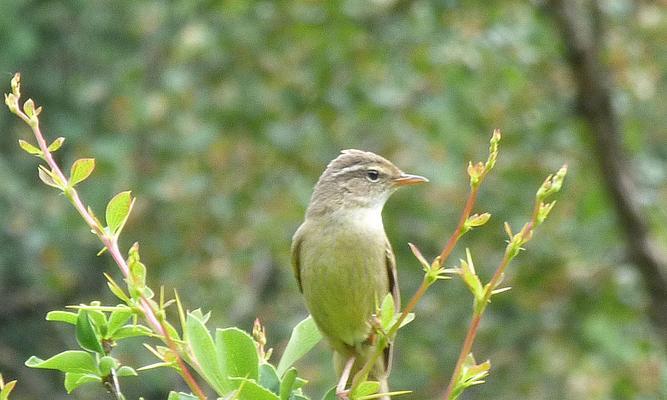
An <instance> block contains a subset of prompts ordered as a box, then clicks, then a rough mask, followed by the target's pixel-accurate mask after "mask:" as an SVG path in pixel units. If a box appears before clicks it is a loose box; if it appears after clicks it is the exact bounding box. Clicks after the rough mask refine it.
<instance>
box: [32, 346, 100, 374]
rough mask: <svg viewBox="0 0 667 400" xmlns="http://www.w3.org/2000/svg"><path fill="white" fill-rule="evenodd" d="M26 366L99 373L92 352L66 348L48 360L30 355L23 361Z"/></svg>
mask: <svg viewBox="0 0 667 400" xmlns="http://www.w3.org/2000/svg"><path fill="white" fill-rule="evenodd" d="M25 365H26V367H30V368H45V369H57V370H58V371H63V372H78V373H92V374H98V375H99V373H100V371H99V369H98V368H97V363H96V362H95V358H94V357H93V355H92V354H90V353H88V352H85V351H81V350H68V351H63V352H62V353H59V354H56V355H55V356H53V357H51V358H49V359H48V360H42V359H40V358H37V357H35V356H32V357H30V358H29V359H28V361H26V362H25Z"/></svg>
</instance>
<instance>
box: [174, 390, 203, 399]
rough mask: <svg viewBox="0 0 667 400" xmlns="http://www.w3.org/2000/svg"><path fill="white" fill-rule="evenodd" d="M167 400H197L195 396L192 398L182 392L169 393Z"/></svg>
mask: <svg viewBox="0 0 667 400" xmlns="http://www.w3.org/2000/svg"><path fill="white" fill-rule="evenodd" d="M167 400H199V398H198V397H197V396H193V395H191V394H188V393H183V392H178V393H176V392H169V397H168V398H167Z"/></svg>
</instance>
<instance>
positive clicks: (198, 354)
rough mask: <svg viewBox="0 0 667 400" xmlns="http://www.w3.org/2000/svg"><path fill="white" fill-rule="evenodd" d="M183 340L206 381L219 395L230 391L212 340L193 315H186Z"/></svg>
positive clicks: (199, 320)
mask: <svg viewBox="0 0 667 400" xmlns="http://www.w3.org/2000/svg"><path fill="white" fill-rule="evenodd" d="M199 314H201V313H199ZM185 340H186V342H187V343H188V344H189V345H190V349H191V350H192V354H193V356H194V358H195V360H196V361H197V363H198V364H199V366H200V367H201V370H202V373H203V374H204V377H205V378H206V381H207V382H208V383H209V384H210V385H211V386H212V387H213V388H214V389H215V390H216V392H217V393H218V394H219V395H224V394H225V393H227V392H229V391H231V390H232V389H233V387H232V386H231V384H230V382H229V380H228V379H227V375H226V374H225V373H224V372H223V369H222V366H221V365H220V363H219V361H218V356H217V352H216V348H215V343H213V338H212V337H211V334H210V333H209V331H208V329H207V328H206V325H204V322H202V320H201V319H200V318H198V317H197V316H196V314H194V313H188V317H187V320H186V322H185Z"/></svg>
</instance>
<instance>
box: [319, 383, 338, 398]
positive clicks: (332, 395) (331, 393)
mask: <svg viewBox="0 0 667 400" xmlns="http://www.w3.org/2000/svg"><path fill="white" fill-rule="evenodd" d="M322 400H338V399H337V398H336V387H335V386H334V387H332V388H331V389H329V391H328V392H326V393H325V394H324V396H323V397H322Z"/></svg>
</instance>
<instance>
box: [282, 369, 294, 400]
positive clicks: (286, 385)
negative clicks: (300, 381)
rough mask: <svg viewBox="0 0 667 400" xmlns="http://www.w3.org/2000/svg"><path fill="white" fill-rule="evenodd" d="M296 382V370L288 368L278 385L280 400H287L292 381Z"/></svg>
mask: <svg viewBox="0 0 667 400" xmlns="http://www.w3.org/2000/svg"><path fill="white" fill-rule="evenodd" d="M295 380H296V369H294V368H290V369H289V370H288V371H287V372H285V375H284V376H283V381H282V382H281V383H280V400H289V397H290V394H291V393H292V388H293V387H294V381H295Z"/></svg>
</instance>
